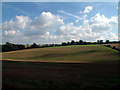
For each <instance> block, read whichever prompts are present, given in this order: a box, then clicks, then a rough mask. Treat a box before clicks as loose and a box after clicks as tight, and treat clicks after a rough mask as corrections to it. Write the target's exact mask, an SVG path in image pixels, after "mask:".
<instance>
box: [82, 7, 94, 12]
mask: <svg viewBox="0 0 120 90" xmlns="http://www.w3.org/2000/svg"><path fill="white" fill-rule="evenodd" d="M92 9H93V7H92V6H88V7H85V10H84V13H89V12H90V11H92Z"/></svg>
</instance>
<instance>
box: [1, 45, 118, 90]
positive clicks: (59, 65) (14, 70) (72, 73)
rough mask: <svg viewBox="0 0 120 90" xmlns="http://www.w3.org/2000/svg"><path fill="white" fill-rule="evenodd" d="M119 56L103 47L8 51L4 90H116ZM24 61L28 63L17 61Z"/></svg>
mask: <svg viewBox="0 0 120 90" xmlns="http://www.w3.org/2000/svg"><path fill="white" fill-rule="evenodd" d="M118 54H119V52H118V51H116V50H114V49H111V48H108V47H104V46H100V45H87V46H84V45H83V46H67V47H57V48H56V47H54V48H38V49H26V50H20V51H12V52H6V53H3V61H2V69H3V71H2V75H3V78H2V79H3V83H2V85H3V89H4V88H40V89H45V88H47V89H67V90H68V89H81V88H84V89H85V88H86V89H88V88H92V89H93V88H114V89H115V88H117V87H119V85H120V75H119V74H120V73H119V68H118V66H119V58H118ZM11 60H15V61H11ZM20 60H23V61H24V62H23V61H21V62H17V61H20ZM28 61H31V62H28ZM33 61H35V62H33ZM38 61H40V62H38Z"/></svg>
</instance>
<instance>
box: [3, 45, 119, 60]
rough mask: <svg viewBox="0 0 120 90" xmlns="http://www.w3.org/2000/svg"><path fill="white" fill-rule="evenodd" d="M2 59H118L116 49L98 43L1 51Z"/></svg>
mask: <svg viewBox="0 0 120 90" xmlns="http://www.w3.org/2000/svg"><path fill="white" fill-rule="evenodd" d="M3 59H4V60H7V59H12V60H26V61H30V60H31V61H41V62H99V61H100V62H102V61H118V51H116V50H113V49H112V48H108V47H104V46H100V45H81V46H80V45H72V46H63V47H51V48H37V49H27V50H19V51H13V52H7V53H3Z"/></svg>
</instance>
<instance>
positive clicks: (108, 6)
mask: <svg viewBox="0 0 120 90" xmlns="http://www.w3.org/2000/svg"><path fill="white" fill-rule="evenodd" d="M2 36H3V37H2V42H3V43H6V42H11V43H17V44H32V43H37V44H52V43H62V42H68V41H69V42H70V41H71V40H74V41H79V40H84V41H92V42H94V41H97V40H104V41H105V40H110V41H114V40H118V3H117V2H3V3H2Z"/></svg>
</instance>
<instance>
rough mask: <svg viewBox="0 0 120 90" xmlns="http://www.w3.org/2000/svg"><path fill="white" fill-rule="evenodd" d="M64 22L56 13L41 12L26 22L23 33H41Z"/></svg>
mask: <svg viewBox="0 0 120 90" xmlns="http://www.w3.org/2000/svg"><path fill="white" fill-rule="evenodd" d="M61 24H64V22H63V19H61V18H60V16H58V15H53V14H52V13H51V12H42V14H41V15H40V16H38V17H35V19H33V20H31V22H30V23H29V24H28V26H27V29H28V30H26V31H25V34H26V35H28V36H31V35H43V34H45V32H47V31H49V30H52V29H54V28H55V27H56V26H58V25H61Z"/></svg>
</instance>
